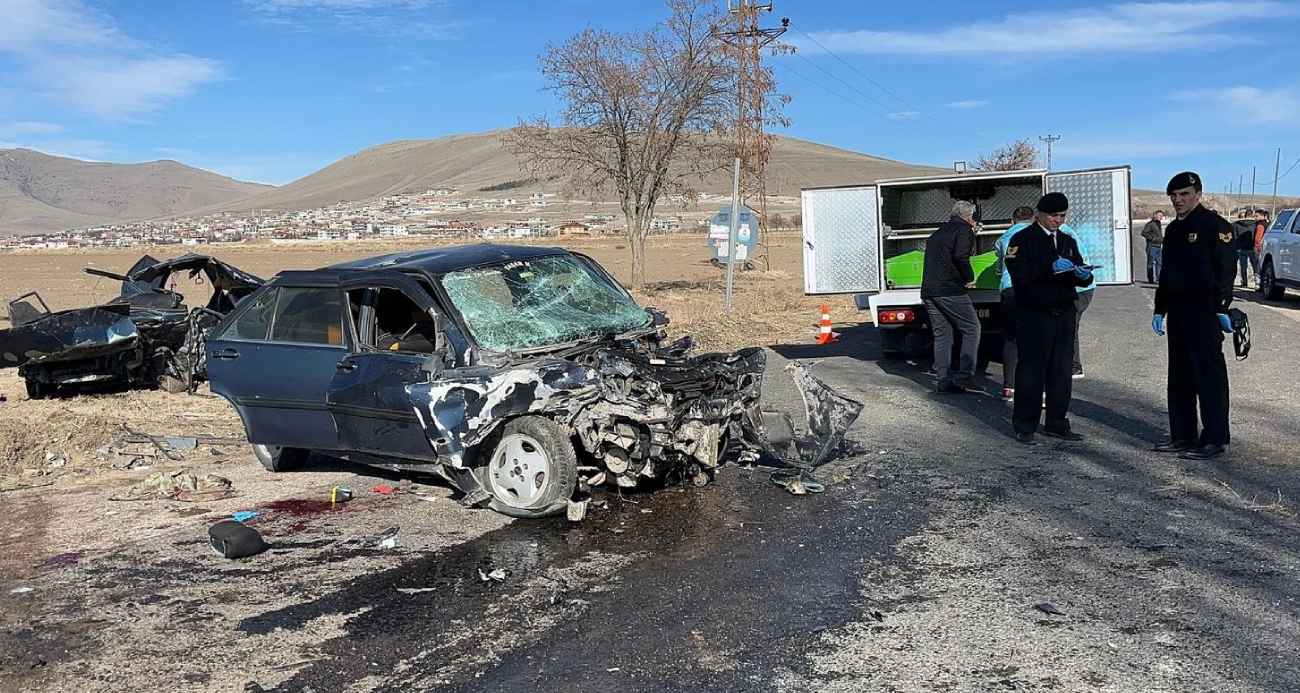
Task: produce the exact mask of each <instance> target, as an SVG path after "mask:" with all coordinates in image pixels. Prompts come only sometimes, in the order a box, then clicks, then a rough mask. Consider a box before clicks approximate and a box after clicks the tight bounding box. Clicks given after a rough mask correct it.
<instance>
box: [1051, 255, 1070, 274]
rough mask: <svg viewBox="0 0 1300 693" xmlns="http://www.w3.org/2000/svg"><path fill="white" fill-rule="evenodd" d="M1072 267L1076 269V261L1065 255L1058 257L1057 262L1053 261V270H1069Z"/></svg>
mask: <svg viewBox="0 0 1300 693" xmlns="http://www.w3.org/2000/svg"><path fill="white" fill-rule="evenodd" d="M1072 269H1074V263H1073V262H1070V261H1069V260H1067V259H1065V258H1063V257H1058V258H1056V262H1053V263H1052V271H1053V272H1068V271H1070V270H1072Z"/></svg>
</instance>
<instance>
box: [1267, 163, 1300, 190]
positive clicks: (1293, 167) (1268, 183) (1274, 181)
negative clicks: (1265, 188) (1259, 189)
mask: <svg viewBox="0 0 1300 693" xmlns="http://www.w3.org/2000/svg"><path fill="white" fill-rule="evenodd" d="M1296 164H1300V159H1296V160H1295V161H1293V162H1291V168H1288V169H1287V170H1286V172H1285V173H1283V174H1282V175H1280V176H1278V177H1277V178H1276V179H1274V180H1271V181H1269V182H1267V183H1261V184H1260V185H1272V184H1274V183H1276V182H1278V181H1280V180H1282V179H1283V178H1286V174H1287V173H1290V172H1292V171H1294V170H1295V167H1296Z"/></svg>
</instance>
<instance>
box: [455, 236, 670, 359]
mask: <svg viewBox="0 0 1300 693" xmlns="http://www.w3.org/2000/svg"><path fill="white" fill-rule="evenodd" d="M441 281H442V286H443V289H444V290H445V291H446V292H447V295H448V296H449V297H450V298H451V302H452V304H453V305H454V306H455V307H456V310H458V311H459V312H460V314H461V315H462V316H463V317H464V319H465V324H466V326H467V327H468V328H469V331H470V333H471V334H472V335H473V336H474V338H475V339H476V340H477V341H478V343H479V345H480V346H482V347H483V348H484V349H488V350H490V351H520V350H526V349H535V348H539V347H544V346H551V345H555V344H563V343H566V342H573V341H577V340H580V339H585V338H589V337H597V336H601V335H604V334H609V333H614V334H617V333H621V332H626V331H628V330H631V329H635V328H638V327H643V326H645V325H647V324H649V322H650V316H649V314H647V313H646V312H645V311H644V310H642V309H641V307H640V306H638V305H637V304H636V302H634V301H633V300H632V299H631V298H630V297H629V296H628V295H627V293H626V292H624V291H623V290H622V289H621V288H620V287H618V286H617V285H615V284H613V283H612V282H611V281H610V280H609V279H608V278H607V277H606V276H605V275H604V274H602V273H599V272H597V271H596V270H595V269H594V268H592V267H591V266H589V265H588V264H587V263H586V262H584V261H583V260H581V259H580V258H577V257H575V256H572V255H557V256H554V257H543V258H535V259H532V260H514V261H511V262H506V263H500V264H495V265H486V266H483V267H471V268H468V269H463V270H457V271H455V272H449V273H447V274H446V275H444V276H443V277H442V280H441Z"/></svg>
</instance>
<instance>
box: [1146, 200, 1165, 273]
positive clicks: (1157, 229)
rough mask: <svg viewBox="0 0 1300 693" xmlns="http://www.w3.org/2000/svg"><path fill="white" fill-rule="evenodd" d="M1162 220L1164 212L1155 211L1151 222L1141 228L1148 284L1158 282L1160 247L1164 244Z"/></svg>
mask: <svg viewBox="0 0 1300 693" xmlns="http://www.w3.org/2000/svg"><path fill="white" fill-rule="evenodd" d="M1164 220H1165V213H1164V211H1163V210H1159V209H1157V210H1156V213H1155V214H1152V215H1151V221H1148V222H1147V224H1146V226H1143V227H1142V238H1143V240H1145V241H1146V242H1147V283H1148V284H1154V283H1156V282H1158V281H1160V265H1161V257H1160V254H1161V245H1162V244H1163V243H1164V242H1165V227H1164V224H1163V223H1161V222H1163V221H1164Z"/></svg>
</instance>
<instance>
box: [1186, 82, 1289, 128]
mask: <svg viewBox="0 0 1300 693" xmlns="http://www.w3.org/2000/svg"><path fill="white" fill-rule="evenodd" d="M1169 98H1170V99H1172V100H1174V101H1182V102H1186V103H1201V104H1207V105H1209V106H1211V107H1212V108H1213V110H1214V112H1215V113H1217V114H1219V115H1221V116H1222V117H1223V118H1224V119H1226V120H1228V121H1229V122H1232V123H1234V124H1237V125H1244V126H1254V125H1283V124H1293V123H1295V122H1296V113H1300V91H1297V90H1295V89H1287V88H1281V89H1260V88H1258V87H1249V86H1235V87H1222V88H1219V89H1187V90H1183V91H1179V92H1174V93H1173V94H1170V95H1169Z"/></svg>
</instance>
